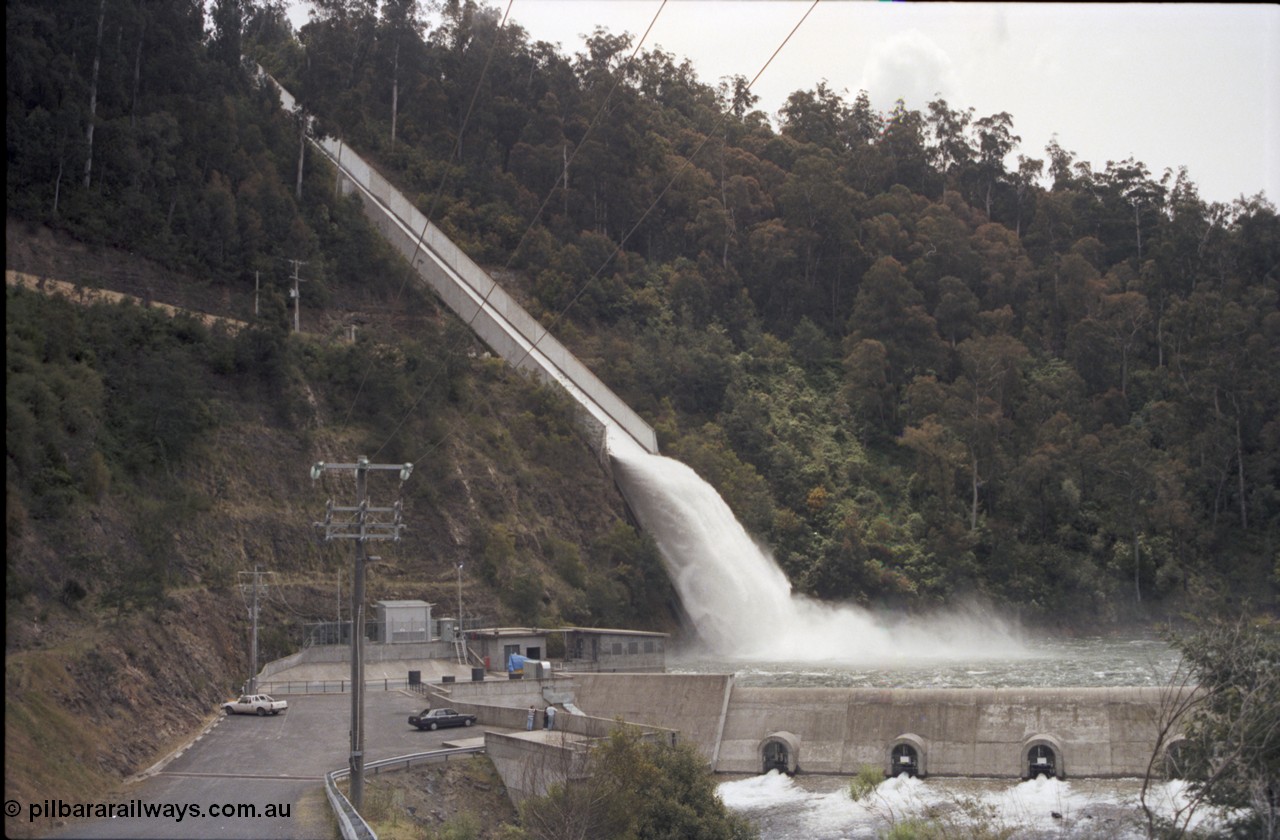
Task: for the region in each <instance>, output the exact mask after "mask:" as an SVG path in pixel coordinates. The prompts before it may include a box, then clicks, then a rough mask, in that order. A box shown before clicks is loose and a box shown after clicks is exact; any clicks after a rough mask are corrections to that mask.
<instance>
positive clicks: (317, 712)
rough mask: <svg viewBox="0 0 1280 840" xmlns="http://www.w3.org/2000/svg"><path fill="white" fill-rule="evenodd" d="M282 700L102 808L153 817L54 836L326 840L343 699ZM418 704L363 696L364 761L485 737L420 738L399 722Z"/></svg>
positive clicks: (346, 723) (471, 733)
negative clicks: (328, 778) (118, 806)
mask: <svg viewBox="0 0 1280 840" xmlns="http://www.w3.org/2000/svg"><path fill="white" fill-rule="evenodd" d="M285 699H287V700H288V701H289V709H288V711H286V712H284V713H283V714H280V715H275V716H267V717H256V716H251V715H235V716H232V717H224V718H222V719H221V720H219V721H218V722H217V723H216V724H215V725H214V726H213V728H212V729H210V730H209V731H208V732H207V733H205V734H204V735H203V736H201V737H200V738H198V739H197V740H196V741H195V742H193V743H192V744H191V746H190V747H189V748H188V749H187V750H186V751H185V752H183V753H182V754H181V755H179V756H178V757H177V758H175V759H173V760H172V761H171V762H169V764H168V765H166V766H165V767H164V769H163V770H161V771H160V772H159V773H157V774H156V775H154V776H152V777H151V778H149V779H146V780H145V781H142V782H139V783H137V784H135V785H131V786H128V787H127V788H126V790H125V791H124V793H123V794H122V795H121V796H119V797H116V798H113V799H112V800H110V801H111V802H113V803H126V804H133V807H134V809H135V810H137V809H139V808H150V809H153V810H154V809H157V808H158V809H160V813H159V814H157V815H153V816H141V815H138V816H117V817H114V818H112V819H94V820H83V821H71V822H70V823H69V824H68V825H67V826H65V827H64V828H61V829H59V830H58V831H57V832H55V833H54V834H53V835H52V836H54V837H58V838H82V837H83V838H154V840H161V839H162V838H164V839H166V840H167V838H208V837H217V838H246V840H250V839H257V840H276V838H301V839H302V840H309V838H324V840H330V838H332V837H333V836H334V835H333V834H332V833H331V832H332V831H333V829H332V828H331V824H330V821H329V818H328V811H329V805H328V802H327V801H326V800H325V798H324V774H325V773H327V772H329V771H330V770H334V769H337V768H339V767H345V766H347V759H348V754H349V753H350V749H351V742H350V738H351V736H350V725H351V697H350V695H346V694H316V695H300V696H290V697H286V698H285ZM425 705H426V702H425V699H424V698H422V697H419V696H417V695H410V694H407V693H404V692H402V691H390V692H382V691H379V692H372V691H370V692H366V694H365V761H366V762H369V761H376V760H378V759H382V758H391V757H393V756H397V755H405V754H407V753H415V752H426V751H428V750H433V749H440V748H442V747H443V745H444V742H445V741H454V740H458V739H461V738H472V737H477V736H481V735H482V734H483V727H472V728H470V729H442V730H439V731H437V732H419V731H418V730H416V729H414V728H412V727H410V726H409V725H408V722H407V720H406V718H408V716H409V715H411V714H414V713H415V712H418V711H421V709H422V708H423V706H425ZM139 725H145V722H143V721H139ZM94 804H97V803H94ZM249 806H252V809H253V810H252V811H249V810H247V809H248V807H249ZM197 808H198V809H199V811H198V813H199V814H200V816H196V815H195V814H196V813H197V811H196V809H197ZM180 809H181V810H182V816H181V819H178V815H179V810H180ZM228 810H229V811H230V812H231V814H232V815H230V816H228V815H226V812H227V811H228ZM214 811H216V812H217V815H216V816H215V815H214V813H213V812H214ZM272 811H274V813H275V815H274V816H272V815H270V813H271V812H272ZM286 814H287V815H286Z"/></svg>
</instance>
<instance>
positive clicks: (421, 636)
mask: <svg viewBox="0 0 1280 840" xmlns="http://www.w3.org/2000/svg"><path fill="white" fill-rule="evenodd" d="M431 607H432V605H431V604H428V603H427V602H426V601H377V602H375V603H374V605H373V615H374V623H375V624H376V625H377V630H376V633H377V640H378V641H380V642H384V643H386V644H395V643H397V642H429V641H431Z"/></svg>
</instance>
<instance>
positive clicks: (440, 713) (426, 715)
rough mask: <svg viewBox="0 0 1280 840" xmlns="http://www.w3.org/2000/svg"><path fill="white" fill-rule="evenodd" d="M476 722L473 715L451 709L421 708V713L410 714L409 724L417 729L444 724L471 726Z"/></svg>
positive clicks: (443, 725)
mask: <svg viewBox="0 0 1280 840" xmlns="http://www.w3.org/2000/svg"><path fill="white" fill-rule="evenodd" d="M475 722H476V716H475V715H464V714H459V713H458V712H455V711H454V710H453V709H423V710H422V713H421V714H416V715H412V716H410V718H409V725H410V726H416V727H418V728H419V729H442V728H444V727H446V726H471V725H472V724H473V723H475Z"/></svg>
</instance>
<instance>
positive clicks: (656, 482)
mask: <svg viewBox="0 0 1280 840" xmlns="http://www.w3.org/2000/svg"><path fill="white" fill-rule="evenodd" d="M609 454H610V456H611V457H612V458H613V464H614V475H615V478H616V479H617V481H618V484H619V485H620V486H621V487H622V490H623V494H624V495H625V496H626V498H627V501H628V502H629V503H630V505H631V508H632V510H633V511H634V512H635V515H636V517H637V518H638V519H639V520H640V525H641V527H642V528H644V530H645V532H646V533H648V534H650V535H651V536H652V537H653V539H654V541H655V542H656V543H657V545H658V549H659V551H660V552H661V553H662V558H663V562H664V563H665V564H666V567H667V573H668V574H669V575H670V576H671V580H672V582H673V583H674V584H675V587H676V591H677V592H678V593H679V594H680V599H681V602H682V603H683V605H684V609H685V612H686V613H687V614H688V616H689V619H690V621H691V622H692V623H693V624H694V626H695V628H696V630H697V632H698V636H699V640H700V642H701V643H702V644H703V645H705V646H706V647H707V648H708V653H711V654H715V655H717V656H722V657H727V658H734V659H743V660H751V661H758V662H780V661H787V662H824V663H830V664H837V663H839V664H864V665H865V664H893V663H897V662H902V661H904V660H910V661H913V662H922V661H943V660H955V659H967V660H973V659H996V658H998V659H1008V658H1011V657H1018V656H1021V655H1024V648H1023V646H1022V645H1021V643H1020V642H1019V641H1018V639H1017V637H1016V634H1015V633H1014V632H1013V630H1012V628H1010V627H1009V626H1008V625H1006V624H1005V623H1004V622H1002V621H999V620H998V619H996V618H994V617H990V616H984V615H980V614H978V613H976V612H968V613H961V612H953V613H948V614H945V615H936V616H933V617H931V618H926V619H911V620H899V621H892V622H886V621H881V620H877V619H876V617H875V616H873V615H872V614H871V613H869V612H868V611H866V610H864V609H861V608H860V607H857V606H854V605H849V604H829V603H824V602H821V601H817V600H815V599H813V598H809V597H806V596H804V595H799V594H796V593H793V592H792V591H791V584H790V582H789V581H788V580H787V578H786V575H784V574H783V573H782V570H781V569H780V568H778V565H777V564H776V563H775V562H774V560H773V558H772V556H771V555H770V554H769V552H768V551H767V550H766V549H765V548H763V547H761V546H760V545H759V544H758V543H756V541H755V540H753V539H752V538H751V536H750V535H749V534H748V533H747V532H746V530H745V529H744V528H743V527H742V525H741V524H740V523H739V522H738V520H737V519H736V518H735V517H734V515H733V512H732V511H730V509H729V506H728V505H727V504H725V502H724V500H723V499H721V498H720V494H718V493H717V492H716V491H715V489H714V488H713V487H711V485H709V484H707V483H706V482H705V481H703V480H702V479H701V478H700V477H699V476H698V474H697V473H695V472H694V471H693V470H692V469H690V468H689V467H687V466H686V465H684V464H682V463H680V462H679V461H675V460H672V459H670V458H665V457H662V456H660V455H650V454H649V453H647V452H645V451H644V450H643V449H641V448H640V447H639V446H638V445H636V444H635V442H634V441H632V440H631V439H630V438H628V437H627V436H626V435H624V434H617V433H611V434H610V435H609Z"/></svg>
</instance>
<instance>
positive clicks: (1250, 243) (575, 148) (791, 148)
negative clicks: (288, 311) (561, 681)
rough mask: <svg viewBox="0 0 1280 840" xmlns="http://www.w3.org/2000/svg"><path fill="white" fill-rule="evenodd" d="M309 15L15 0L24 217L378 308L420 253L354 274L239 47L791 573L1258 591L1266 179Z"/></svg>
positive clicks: (993, 590)
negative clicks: (459, 250)
mask: <svg viewBox="0 0 1280 840" xmlns="http://www.w3.org/2000/svg"><path fill="white" fill-rule="evenodd" d="M314 5H315V13H314V15H313V16H312V19H311V22H310V23H309V24H308V25H306V26H304V27H303V28H302V29H301V31H300V32H293V31H292V29H291V27H290V25H289V23H288V21H287V18H286V16H285V14H284V7H283V4H281V3H272V2H244V0H225V2H216V3H214V4H212V6H211V10H210V13H209V17H208V19H207V20H205V19H203V18H202V17H201V16H200V14H199V9H198V8H197V7H195V6H194V5H193V6H184V5H182V4H165V7H164V8H163V9H153V8H151V7H149V6H146V5H143V4H137V3H133V2H129V0H110V2H106V3H101V2H99V3H96V4H95V3H92V2H87V0H86V2H71V0H68V2H64V3H55V4H30V5H28V4H17V6H16V7H15V8H14V9H12V10H11V13H10V19H11V25H10V28H9V59H8V60H9V67H10V73H9V77H10V81H9V82H8V90H9V102H10V107H9V113H8V120H9V131H8V136H9V140H8V142H9V151H10V155H9V161H10V162H9V179H8V191H9V192H8V199H9V208H10V212H11V213H19V214H21V215H23V216H24V217H26V218H31V219H38V220H42V221H48V222H53V223H55V224H56V225H58V226H59V227H61V228H63V229H65V230H68V231H71V232H73V233H74V234H75V235H77V236H79V237H81V238H84V239H87V240H90V241H97V242H104V243H105V242H109V243H111V244H115V245H120V246H123V247H127V248H131V249H135V250H137V251H139V252H141V253H146V254H148V255H149V256H152V257H154V258H156V259H159V260H161V261H164V262H166V263H167V264H170V265H174V266H179V267H184V268H190V269H194V270H198V272H199V274H200V275H201V276H202V277H206V278H209V279H208V281H207V282H210V283H220V284H241V285H242V286H243V285H244V284H246V283H247V282H248V277H249V276H250V275H251V274H252V272H253V271H255V270H264V269H266V268H268V267H269V268H271V269H273V270H274V271H275V273H276V274H277V275H279V274H280V271H279V267H280V258H282V257H286V258H302V259H309V260H311V262H310V264H309V265H308V266H307V272H308V274H309V276H310V279H311V281H312V282H311V284H310V286H308V287H307V288H306V293H307V294H308V295H310V296H312V297H313V298H314V299H315V300H316V301H317V304H318V305H320V306H322V307H323V306H325V305H326V304H327V303H328V297H327V296H328V295H330V294H333V289H336V288H337V287H338V286H339V284H341V283H346V282H350V280H351V279H352V278H356V277H359V278H361V280H362V282H364V283H366V284H376V283H377V282H384V283H385V284H386V286H385V288H386V291H385V294H384V296H385V298H386V299H391V298H392V297H394V294H395V292H394V291H393V290H394V289H396V288H398V287H399V285H398V284H400V283H402V282H403V281H402V280H399V279H396V278H398V277H399V276H400V275H399V274H397V272H399V271H401V270H402V269H399V268H397V267H395V266H392V265H390V264H387V265H386V267H385V268H376V269H371V267H370V264H369V263H368V262H367V261H366V256H365V254H364V253H363V252H361V251H360V249H359V247H357V246H358V243H354V242H351V241H344V239H343V237H346V236H349V235H348V234H346V233H345V232H344V228H342V227H340V226H338V225H335V224H333V223H332V222H333V220H336V219H342V220H349V219H350V218H351V215H352V214H353V210H352V209H351V208H349V207H342V206H340V205H341V202H338V203H336V204H335V203H334V199H332V198H330V197H328V196H325V195H323V192H324V187H323V185H320V184H318V185H316V186H311V185H310V184H309V183H303V182H302V181H298V180H297V175H298V172H299V170H298V161H299V158H300V155H301V153H302V151H303V148H302V144H301V142H300V134H299V126H301V125H302V124H303V122H304V120H303V116H304V115H298V119H297V120H295V121H294V122H292V123H291V122H290V121H288V120H281V119H275V118H273V117H271V114H272V113H273V110H274V108H275V105H274V103H273V101H272V98H271V97H270V96H269V95H268V94H267V93H265V92H263V91H262V90H261V89H259V88H257V87H255V86H254V84H253V83H252V82H251V81H250V75H249V74H248V73H247V72H246V68H249V67H250V66H251V61H252V60H257V61H260V62H261V63H262V64H263V65H264V66H266V67H267V68H268V69H269V70H270V71H271V72H272V73H273V74H275V75H276V76H277V77H278V78H280V80H281V81H282V82H283V83H284V84H285V85H286V86H287V87H289V88H290V89H291V90H292V91H294V92H295V93H296V94H297V95H298V96H299V98H300V100H301V102H302V103H303V104H304V105H305V109H306V115H305V116H309V117H314V118H315V120H316V121H315V126H316V130H317V131H320V132H328V133H333V134H338V135H340V136H341V137H343V138H344V140H345V141H346V142H348V143H350V144H352V145H353V146H355V147H356V148H358V149H359V150H360V151H361V152H362V153H364V154H366V155H367V156H369V157H370V158H372V159H374V160H376V161H377V162H378V164H379V166H380V167H381V168H382V169H383V171H384V173H385V174H387V175H388V177H390V178H392V179H393V180H394V181H396V182H398V184H399V185H400V186H401V188H402V189H404V190H405V192H406V193H407V194H409V195H411V196H417V200H418V203H419V205H420V206H421V207H422V208H423V209H424V211H426V212H429V213H430V215H431V217H432V219H433V220H434V221H435V222H436V223H437V224H439V225H441V226H442V227H443V228H445V229H446V231H448V232H449V233H450V234H451V235H453V236H455V237H456V239H457V241H458V242H459V243H460V244H461V245H462V246H463V247H464V248H466V249H467V250H468V251H469V253H471V254H472V255H473V256H474V257H475V258H476V259H478V260H479V261H481V262H482V263H486V264H489V265H492V266H495V268H497V267H501V268H503V269H507V271H504V272H503V273H502V276H503V277H504V279H505V280H506V282H509V283H510V284H511V285H512V286H513V289H512V290H513V291H514V292H515V293H516V294H518V295H520V296H521V297H522V299H524V300H525V302H526V303H527V304H528V305H529V307H530V308H531V309H532V310H533V311H535V313H537V314H539V316H540V317H542V318H543V320H544V322H545V323H546V324H548V325H549V326H550V327H551V328H552V330H553V331H554V332H556V333H557V335H559V336H560V337H562V339H563V340H565V341H566V343H568V344H569V345H570V346H571V347H573V348H574V349H575V350H576V352H578V353H579V354H580V356H581V357H582V358H583V359H584V360H585V361H587V363H588V364H589V365H591V366H592V367H593V369H594V370H595V371H596V372H597V373H599V374H600V375H601V377H602V378H603V379H605V381H606V382H608V383H609V384H610V385H611V387H613V388H614V389H615V390H617V391H618V392H619V393H620V394H622V395H623V397H624V398H625V399H627V400H628V401H629V402H630V403H631V404H632V406H633V407H635V408H636V409H637V410H639V411H640V412H641V414H642V415H645V416H646V417H648V418H649V419H650V421H651V422H652V423H653V424H654V425H655V426H656V427H657V428H658V429H659V432H660V435H661V444H662V448H663V450H664V451H665V452H666V453H668V454H671V455H674V456H676V457H679V458H681V459H683V460H685V461H686V462H688V463H690V464H691V465H692V466H694V467H695V468H696V469H698V470H699V471H700V472H701V473H702V474H703V475H704V476H706V477H707V478H708V479H709V480H710V481H712V483H713V484H715V485H716V486H717V487H718V488H719V489H720V490H721V491H722V493H723V494H724V495H725V497H726V498H727V499H728V500H729V502H730V503H731V505H732V506H733V507H734V508H735V510H736V511H737V512H738V513H739V515H740V517H741V518H742V519H743V520H744V522H745V523H746V524H747V525H748V527H749V528H750V529H751V530H753V531H754V532H755V533H757V534H758V535H760V536H761V537H763V538H764V539H766V540H767V541H768V542H769V543H770V545H772V546H773V547H774V549H775V551H776V553H777V556H778V558H779V560H780V562H781V563H782V565H783V567H784V569H785V570H786V571H787V573H788V574H789V575H790V577H791V579H792V580H793V582H794V583H795V585H796V586H797V588H799V589H800V590H802V591H807V592H811V593H813V594H816V595H820V596H822V597H827V598H837V599H856V600H862V601H874V602H891V603H901V604H906V605H916V606H919V605H927V604H930V603H935V602H939V601H943V600H946V599H947V598H949V597H951V596H953V595H955V594H957V593H960V592H965V591H971V590H977V591H979V592H981V593H983V594H986V595H989V596H991V597H993V598H994V599H995V600H997V601H1000V602H1005V603H1008V604H1011V605H1015V606H1019V607H1025V608H1028V610H1029V611H1034V610H1035V609H1037V608H1045V607H1048V606H1049V605H1065V606H1067V607H1069V608H1071V610H1072V611H1073V614H1075V615H1079V616H1081V617H1082V618H1083V617H1084V616H1085V615H1092V616H1100V617H1103V618H1116V617H1120V616H1132V615H1134V608H1135V607H1136V606H1139V605H1143V606H1146V605H1151V604H1166V605H1169V604H1174V605H1176V604H1180V603H1184V602H1186V601H1187V600H1188V599H1190V600H1192V601H1193V602H1194V603H1196V604H1198V605H1199V604H1204V603H1218V604H1220V605H1226V604H1229V603H1230V602H1232V601H1233V600H1234V599H1236V598H1238V597H1243V596H1246V595H1247V596H1248V597H1249V598H1251V599H1255V600H1258V601H1262V602H1264V605H1270V604H1273V603H1274V594H1275V591H1276V585H1277V583H1278V579H1277V575H1278V571H1277V544H1276V538H1277V523H1278V521H1280V490H1278V489H1277V488H1278V485H1280V481H1278V478H1280V421H1277V417H1280V386H1278V385H1277V382H1280V351H1278V350H1277V347H1278V345H1280V313H1278V312H1277V290H1278V288H1280V277H1278V272H1280V219H1277V215H1276V211H1275V208H1274V206H1273V205H1272V204H1271V203H1269V202H1268V201H1267V200H1266V199H1265V198H1264V197H1262V196H1257V197H1254V198H1249V199H1244V198H1242V199H1240V200H1238V201H1236V202H1234V203H1232V204H1230V205H1222V204H1216V203H1208V202H1205V201H1203V200H1202V199H1201V198H1200V197H1199V196H1198V194H1197V191H1196V186H1195V184H1194V183H1193V182H1192V180H1191V179H1190V178H1189V176H1188V175H1187V173H1185V172H1178V173H1173V172H1165V173H1151V172H1149V171H1148V170H1147V168H1146V167H1145V166H1144V165H1143V164H1142V163H1141V162H1140V161H1138V160H1134V159H1128V160H1124V161H1117V162H1110V163H1108V165H1107V166H1106V167H1105V168H1104V169H1103V170H1102V171H1094V170H1093V168H1092V167H1090V166H1089V165H1088V164H1085V163H1080V162H1077V161H1075V160H1074V157H1073V155H1072V153H1071V152H1070V151H1068V150H1067V149H1066V148H1064V147H1063V146H1062V145H1059V143H1058V141H1057V139H1054V140H1053V141H1051V142H1050V143H1049V145H1048V147H1047V148H1045V149H1043V152H1042V153H1041V152H1039V151H1037V150H1034V149H1026V148H1024V147H1023V146H1022V142H1021V139H1020V138H1019V137H1018V136H1017V135H1016V133H1015V132H1016V127H1015V123H1014V116H1013V115H1010V114H1007V113H999V114H994V115H978V114H976V113H974V112H973V111H972V109H965V108H963V107H960V106H956V105H952V104H949V103H947V102H944V101H942V100H937V101H934V102H932V103H930V104H929V106H928V108H927V109H926V110H925V111H924V112H920V111H915V110H912V109H910V108H908V107H906V106H905V105H904V104H901V103H900V104H899V106H898V107H896V108H895V109H894V110H893V111H892V112H891V113H887V114H885V113H879V112H876V111H875V110H874V109H872V108H871V106H870V104H869V98H868V97H867V95H866V94H865V93H861V94H859V95H858V96H856V97H854V98H853V99H852V101H850V99H849V98H847V97H845V96H842V95H840V94H838V93H837V92H835V91H833V90H831V89H830V88H829V87H828V86H827V85H826V84H825V83H817V84H816V85H815V87H814V88H812V89H810V90H801V91H796V92H795V93H794V94H793V95H792V96H791V97H790V98H789V100H788V101H787V103H786V105H785V107H784V108H783V109H782V110H781V111H780V113H778V114H777V115H775V116H776V119H773V120H771V118H770V115H765V114H763V113H761V112H759V111H757V110H755V109H754V105H755V98H754V96H753V95H752V93H751V92H750V90H749V88H748V86H747V82H746V80H745V79H743V78H735V79H732V80H726V81H723V82H721V83H719V84H717V85H713V84H708V83H706V82H703V81H702V80H699V79H698V78H697V77H696V75H695V74H694V72H693V70H692V68H691V67H690V66H689V65H688V63H687V62H683V61H682V60H681V59H680V58H679V57H678V56H673V55H670V54H666V53H663V52H660V51H653V50H647V51H646V50H644V49H641V50H639V51H638V53H636V54H635V55H634V56H633V52H635V51H634V49H633V48H634V38H633V36H631V35H630V34H626V33H609V32H605V31H597V32H595V33H594V34H592V35H591V36H590V37H589V38H587V39H586V41H585V43H584V44H583V45H582V46H581V48H580V50H579V51H578V52H576V53H575V54H574V55H572V56H567V55H563V54H561V53H560V52H558V51H557V50H556V49H555V48H553V47H552V46H550V45H547V44H545V43H530V42H529V40H528V39H527V37H526V36H525V35H524V33H523V32H522V31H521V30H520V29H519V28H518V27H515V26H506V27H500V26H499V22H500V19H501V16H500V12H499V10H497V9H495V8H489V7H485V6H481V5H477V4H474V3H470V2H449V3H445V4H443V6H442V8H441V9H440V10H439V13H438V14H437V15H433V16H432V17H431V18H430V19H428V17H427V16H426V14H425V12H424V11H423V10H422V9H421V7H420V6H419V5H418V4H416V3H412V2H386V3H383V4H381V5H380V6H379V5H378V4H372V3H361V2H348V1H346V0H323V2H317V3H315V4H314ZM100 20H101V24H100ZM54 31H58V32H61V33H66V34H65V35H63V36H62V37H59V38H57V39H53V38H51V37H50V36H51V33H52V32H54ZM202 31H204V32H205V35H206V37H205V38H204V39H203V40H201V38H200V34H201V32H202ZM179 66H180V67H183V68H190V72H187V71H185V70H184V72H181V73H175V72H173V71H172V68H173V67H179ZM46 67H48V68H53V70H51V71H50V72H41V71H37V70H36V69H35V68H46ZM89 125H95V126H96V132H95V133H93V134H90V133H89V132H88V130H87V129H88V126H89ZM314 167H315V163H314V161H313V160H311V158H309V157H308V158H305V159H304V162H303V166H302V169H301V173H302V175H303V176H305V178H310V179H319V178H321V177H322V175H321V173H319V172H318V171H316V170H315V169H314ZM299 184H301V194H303V195H304V200H303V201H302V202H298V201H296V195H297V194H299ZM341 214H346V215H341ZM366 245H367V243H366ZM368 247H373V246H372V245H368ZM380 259H383V260H386V259H387V258H386V257H385V256H383V257H380ZM375 265H381V264H377V263H375ZM379 275H380V276H381V277H382V278H383V279H382V280H381V281H379V279H378V276H379ZM410 390H412V386H410ZM423 402H429V400H425V401H423ZM396 420H397V413H396V411H394V410H390V409H388V410H385V413H384V416H383V417H381V418H379V422H376V423H374V424H373V429H372V430H371V432H370V435H371V439H377V438H378V436H379V434H380V433H382V432H383V430H384V429H386V430H387V431H386V432H385V433H386V434H392V433H391V432H390V431H389V430H390V429H391V428H393V427H394V424H395V422H396ZM11 464H12V459H11ZM11 474H12V467H11Z"/></svg>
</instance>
